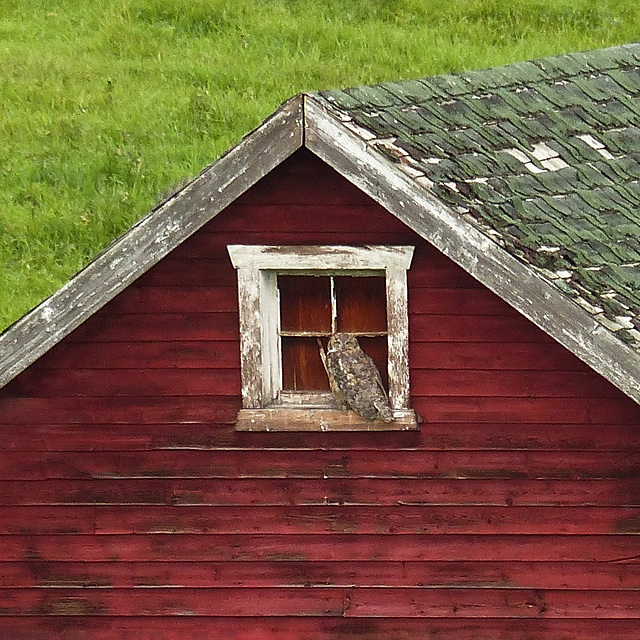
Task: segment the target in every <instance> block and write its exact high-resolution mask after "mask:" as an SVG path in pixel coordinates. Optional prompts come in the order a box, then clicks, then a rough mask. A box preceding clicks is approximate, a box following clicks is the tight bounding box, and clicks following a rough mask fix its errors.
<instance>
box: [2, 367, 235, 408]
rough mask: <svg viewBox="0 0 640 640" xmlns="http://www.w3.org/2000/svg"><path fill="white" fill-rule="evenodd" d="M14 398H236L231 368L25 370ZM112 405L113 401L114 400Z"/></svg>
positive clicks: (15, 386)
mask: <svg viewBox="0 0 640 640" xmlns="http://www.w3.org/2000/svg"><path fill="white" fill-rule="evenodd" d="M11 393H12V395H14V396H23V397H32V398H55V397H66V398H69V397H79V398H83V399H84V398H117V397H120V396H130V397H135V398H142V397H145V396H164V397H170V396H179V397H183V398H184V397H187V396H206V395H210V396H235V397H237V396H239V395H240V371H239V369H237V368H234V369H208V368H207V369H181V370H176V369H77V368H73V369H57V370H55V371H50V372H46V373H45V372H42V371H38V370H37V369H28V370H27V371H24V372H23V373H22V374H20V376H18V377H17V378H15V379H14V381H13V383H12V387H11ZM114 402H115V401H114Z"/></svg>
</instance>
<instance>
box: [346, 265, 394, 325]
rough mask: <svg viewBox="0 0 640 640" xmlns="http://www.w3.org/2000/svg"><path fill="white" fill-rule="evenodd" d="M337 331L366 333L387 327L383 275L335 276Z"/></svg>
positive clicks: (385, 292)
mask: <svg viewBox="0 0 640 640" xmlns="http://www.w3.org/2000/svg"><path fill="white" fill-rule="evenodd" d="M335 289H336V303H337V308H338V331H344V332H347V333H368V332H370V331H386V330H387V291H386V282H385V278H384V277H380V276H376V277H349V276H337V277H336V278H335Z"/></svg>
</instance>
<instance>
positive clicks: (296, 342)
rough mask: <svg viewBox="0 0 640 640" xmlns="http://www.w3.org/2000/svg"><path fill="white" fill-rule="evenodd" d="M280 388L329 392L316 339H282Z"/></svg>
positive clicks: (327, 380)
mask: <svg viewBox="0 0 640 640" xmlns="http://www.w3.org/2000/svg"><path fill="white" fill-rule="evenodd" d="M325 343H326V341H325ZM325 347H326V344H325ZM385 366H386V365H385ZM282 388H283V389H284V390H285V391H328V390H329V379H328V378H327V373H326V371H325V370H324V365H323V364H322V360H321V359H320V349H319V347H318V342H317V339H316V338H291V337H283V338H282Z"/></svg>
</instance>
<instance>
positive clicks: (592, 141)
mask: <svg viewBox="0 0 640 640" xmlns="http://www.w3.org/2000/svg"><path fill="white" fill-rule="evenodd" d="M577 137H578V138H580V140H582V141H583V142H586V143H587V144H588V145H589V146H590V147H591V148H592V149H595V150H596V151H597V152H598V153H599V154H600V155H601V156H602V157H603V158H606V159H607V160H614V156H613V155H612V154H611V153H610V152H609V151H608V150H607V148H606V147H605V145H604V144H603V143H602V142H600V140H597V139H596V138H594V137H593V136H592V135H591V134H589V133H583V134H581V135H579V136H577Z"/></svg>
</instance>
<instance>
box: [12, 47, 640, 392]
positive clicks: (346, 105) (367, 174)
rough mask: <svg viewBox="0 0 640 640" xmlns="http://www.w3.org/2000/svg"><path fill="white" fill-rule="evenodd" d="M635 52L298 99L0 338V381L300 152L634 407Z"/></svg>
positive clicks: (637, 296) (638, 308)
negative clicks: (322, 164) (427, 245)
mask: <svg viewBox="0 0 640 640" xmlns="http://www.w3.org/2000/svg"><path fill="white" fill-rule="evenodd" d="M639 116H640V45H639V44H632V45H626V46H622V47H614V48H611V49H604V50H599V51H593V52H587V53H581V54H571V55H564V56H556V57H553V58H546V59H544V60H538V61H534V62H524V63H518V64H512V65H508V66H505V67H501V68H496V69H488V70H484V71H475V72H471V73H463V74H455V75H446V76H437V77H434V78H429V79H423V80H414V81H406V82H397V83H384V84H381V85H377V86H372V87H358V88H354V89H347V90H344V91H327V92H321V93H318V94H309V95H300V96H296V97H295V98H292V99H291V100H289V101H288V102H287V103H285V104H284V105H283V106H282V107H281V108H280V109H279V110H278V111H277V112H276V113H275V114H273V115H272V116H271V117H270V118H269V119H267V120H266V121H265V122H264V123H263V124H262V125H261V126H260V127H258V129H256V130H255V131H254V132H252V133H251V134H249V135H248V136H247V137H246V138H245V139H244V140H243V141H242V142H241V143H240V144H239V145H237V146H236V147H234V148H233V149H232V150H230V151H229V152H228V153H227V154H225V155H224V156H223V157H222V158H220V159H219V160H218V161H217V162H215V163H214V164H213V165H211V166H210V167H208V168H207V169H205V170H204V171H203V172H202V173H201V174H200V175H199V176H198V177H197V178H196V179H195V180H193V181H192V182H191V183H189V184H188V185H187V186H186V187H185V188H184V189H182V190H181V191H179V192H178V193H176V194H174V195H173V196H172V197H170V198H169V199H167V200H166V201H165V202H163V203H161V204H160V205H159V206H158V207H157V208H156V209H154V210H153V211H152V212H151V213H150V214H149V215H148V216H146V217H145V218H143V219H142V220H140V221H139V222H138V223H137V224H135V225H134V226H133V227H132V228H131V229H130V230H129V231H127V232H126V233H125V234H124V235H123V236H121V237H120V238H118V239H117V240H116V241H115V242H114V243H113V244H112V245H111V246H110V247H108V248H107V249H106V250H105V251H104V252H102V253H101V254H100V255H99V256H98V257H97V258H96V259H95V260H93V261H92V262H91V263H90V264H89V265H88V266H87V267H86V268H85V269H83V270H82V271H81V272H79V273H78V274H77V275H76V276H75V277H74V278H73V279H72V280H71V281H70V282H69V283H67V284H66V285H65V286H64V287H62V289H60V290H59V291H58V292H57V293H55V294H54V295H53V296H51V297H50V298H48V299H47V300H45V301H44V302H43V303H41V304H40V305H39V306H38V307H36V308H35V309H34V310H32V311H31V312H29V313H28V314H27V315H25V316H24V317H23V318H22V319H21V320H19V321H18V322H16V323H15V324H14V325H13V326H12V327H10V328H9V329H7V330H6V331H5V332H4V333H3V334H2V335H0V353H2V361H1V362H0V387H1V386H3V385H4V384H6V383H7V382H9V380H11V379H12V378H13V377H15V376H16V375H17V374H18V373H19V372H20V371H22V370H23V369H25V368H26V367H27V366H28V365H29V364H30V363H31V362H33V361H35V360H36V359H37V358H38V357H40V356H41V355H42V354H43V353H45V352H46V351H47V350H48V349H49V348H51V347H52V346H53V345H54V344H56V343H57V342H58V341H59V340H61V339H62V338H63V337H64V336H66V335H67V334H68V333H70V332H71V331H72V330H73V329H74V328H75V327H77V326H78V325H79V324H81V323H82V322H83V321H84V320H85V319H86V318H88V317H89V316H90V315H92V314H93V313H95V312H96V311H97V310H98V309H100V308H101V307H102V306H103V305H104V304H106V303H107V302H108V301H109V300H111V299H112V298H113V297H114V296H115V295H117V293H119V292H120V291H122V290H123V289H124V288H126V287H127V286H128V285H129V284H130V283H131V282H133V280H135V279H136V278H137V277H138V276H140V275H141V274H142V273H144V271H146V270H147V269H148V268H150V267H151V266H153V265H154V264H155V263H156V262H158V261H159V260H160V259H161V258H162V257H164V256H165V255H167V253H169V252H170V251H171V250H172V249H174V248H175V247H176V246H178V245H179V244H180V243H181V242H183V241H184V240H185V239H186V238H187V237H189V236H190V235H191V234H192V233H194V232H195V231H196V230H197V229H199V228H200V227H201V226H202V225H203V224H205V223H206V222H208V221H209V220H210V219H211V218H213V217H214V216H215V215H216V214H217V213H219V212H220V211H222V210H223V209H224V208H225V207H226V206H227V205H228V204H230V203H231V202H232V201H233V200H234V199H235V198H237V197H238V196H239V195H241V194H242V193H243V192H244V191H246V190H247V189H248V188H249V187H250V186H251V185H253V184H254V183H255V182H257V181H258V180H259V179H260V178H262V177H263V176H264V175H266V174H267V173H268V172H269V171H271V169H273V168H274V167H275V166H277V165H278V164H279V163H280V162H282V161H283V160H284V159H286V158H287V157H288V156H289V155H291V154H292V153H293V152H294V151H295V150H297V149H298V148H300V147H302V146H304V147H306V148H308V149H309V150H311V151H312V152H313V153H315V154H316V155H318V156H319V157H320V158H322V159H323V160H324V161H325V162H327V163H328V164H329V165H330V166H332V167H333V168H335V169H336V170H337V171H339V172H340V173H341V174H342V175H344V176H345V177H346V178H347V179H349V180H350V181H351V182H353V183H354V184H356V186H358V187H360V188H361V189H362V190H363V191H364V192H365V193H367V194H369V195H370V196H371V197H373V198H374V199H375V200H377V201H378V202H380V203H381V204H382V205H383V206H385V207H386V208H387V209H388V210H389V211H390V212H391V213H393V214H395V215H396V216H397V217H398V218H400V219H401V220H402V221H403V222H405V223H406V224H407V225H408V226H409V227H411V228H412V229H413V230H414V231H416V232H417V233H418V234H419V235H421V236H422V237H424V238H425V239H426V240H428V241H429V242H431V243H432V244H433V245H435V246H436V247H437V248H438V249H439V250H441V251H442V252H443V253H445V254H446V255H447V256H449V257H450V258H451V259H453V260H454V261H455V262H457V263H458V264H459V265H460V266H462V267H463V268H464V269H466V270H467V271H469V272H470V273H471V274H472V275H473V276H475V277H476V278H477V279H478V280H479V281H480V282H482V283H483V284H485V285H486V286H487V287H489V288H490V289H492V290H493V291H495V292H496V293H497V294H498V295H500V296H501V297H502V298H504V299H505V300H506V301H507V302H509V303H510V304H511V305H512V306H514V307H515V308H516V309H518V310H519V311H520V312H521V313H523V314H524V315H525V316H526V317H528V318H529V319H531V320H532V321H533V322H535V323H536V324H537V325H538V326H540V327H541V328H542V329H543V330H544V331H546V332H547V333H549V334H550V335H551V336H553V337H554V338H556V339H557V340H558V341H559V342H560V343H562V344H563V345H564V346H565V347H567V348H568V349H569V350H571V351H572V352H573V353H575V354H576V355H577V356H579V357H580V358H582V359H583V360H584V361H585V362H587V363H588V364H589V365H591V366H592V367H593V368H594V369H595V370H596V371H598V372H599V373H601V374H602V375H603V376H605V377H606V378H607V379H609V380H610V381H611V382H613V383H614V384H615V385H617V386H618V387H619V388H620V389H622V390H623V391H624V392H625V393H626V394H627V395H629V396H630V397H632V398H634V399H635V400H636V401H637V402H640V331H638V329H640V212H639V211H638V205H639V204H640V186H639V179H640V162H639V161H640V118H639Z"/></svg>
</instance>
